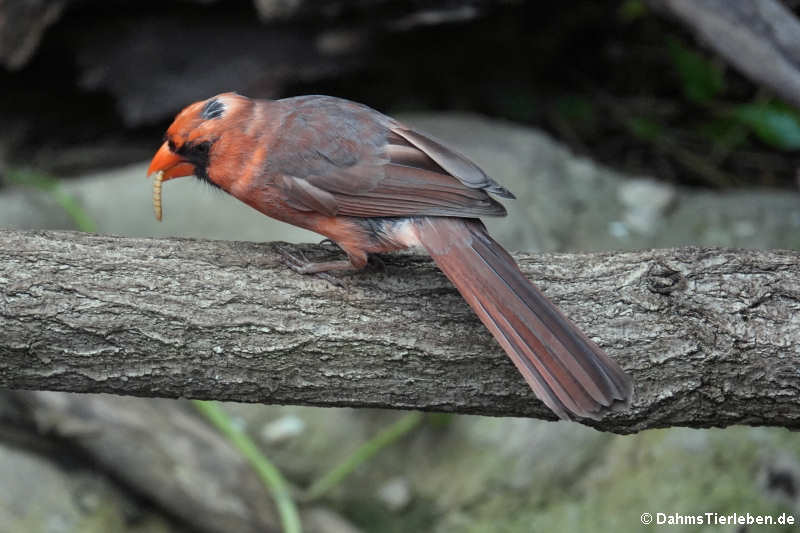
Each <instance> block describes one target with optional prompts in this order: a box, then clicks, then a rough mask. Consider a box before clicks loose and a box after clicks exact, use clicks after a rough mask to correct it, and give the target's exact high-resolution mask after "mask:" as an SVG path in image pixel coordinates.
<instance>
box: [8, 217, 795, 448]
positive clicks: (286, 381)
mask: <svg viewBox="0 0 800 533" xmlns="http://www.w3.org/2000/svg"><path fill="white" fill-rule="evenodd" d="M281 247H283V248H284V249H286V250H292V251H294V253H298V252H300V251H303V252H305V253H306V254H307V255H308V257H309V258H310V259H315V260H318V259H330V258H331V257H332V256H334V255H336V254H337V253H338V252H336V251H333V250H331V249H326V248H324V247H321V246H317V245H307V246H301V247H292V246H289V245H286V244H280V243H262V244H258V243H246V242H220V241H197V240H186V239H163V240H154V239H134V238H121V237H112V236H104V235H92V234H82V233H74V232H18V231H2V230H0V386H2V387H7V388H19V389H35V390H62V391H73V392H110V393H115V394H128V395H137V396H150V397H171V398H174V397H192V398H201V399H217V400H233V401H242V402H262V403H280V404H307V405H316V406H350V407H391V408H399V409H421V410H435V411H449V412H459V413H479V414H487V415H500V416H530V417H540V418H552V414H551V413H550V412H549V411H548V410H547V409H546V408H545V407H544V406H543V405H542V404H541V403H540V402H539V401H537V400H536V399H535V397H534V396H533V393H532V392H531V391H530V390H529V389H528V387H527V385H526V384H525V383H524V381H523V380H522V378H521V377H520V376H519V375H518V374H517V372H516V370H515V369H514V368H513V366H512V365H511V363H510V362H509V361H508V360H507V358H506V356H505V355H504V353H503V352H502V350H501V349H500V348H499V347H498V345H497V344H496V343H495V342H494V340H493V338H492V337H491V335H490V334H489V333H488V332H487V331H486V330H485V329H484V328H483V326H482V325H481V324H480V322H479V321H478V320H477V318H475V316H474V315H473V314H472V312H471V311H470V309H469V308H468V307H467V305H466V304H465V303H464V302H463V300H462V299H461V297H460V295H459V294H458V293H457V292H456V291H455V289H454V288H452V286H451V285H450V284H449V282H448V281H447V280H446V278H444V276H443V275H442V274H441V273H440V272H439V271H438V270H437V269H436V268H435V266H434V265H433V263H432V262H431V261H430V260H429V259H428V258H426V257H421V256H416V255H394V256H386V257H384V263H385V264H384V266H383V268H382V269H378V268H372V269H368V270H367V271H365V272H361V273H356V274H353V275H349V276H346V277H344V278H343V282H344V287H337V286H334V285H332V284H330V283H328V282H327V281H325V280H322V279H318V278H314V277H304V276H300V275H297V274H295V273H294V272H292V271H290V270H289V269H287V268H286V267H285V266H284V264H283V260H282V255H281V253H280V252H279V249H280V248H281ZM516 257H517V259H518V260H519V262H520V265H521V267H522V269H523V271H524V272H525V273H526V274H527V275H528V276H529V277H530V278H531V279H532V280H533V281H534V282H535V283H537V284H538V285H539V286H540V287H542V289H543V290H544V291H545V292H546V293H547V294H548V296H550V297H551V298H552V299H553V300H554V301H555V302H556V303H557V304H558V305H559V306H561V307H562V309H564V311H565V312H566V313H567V315H569V316H571V317H573V319H574V320H575V321H576V323H577V324H578V325H579V326H581V327H582V328H583V329H584V330H585V331H586V332H587V333H588V334H589V335H590V336H591V337H592V338H594V339H595V340H596V341H597V342H598V343H599V344H600V346H602V347H603V348H604V349H605V350H606V351H607V352H608V353H609V354H610V355H611V356H612V357H615V358H617V360H618V361H620V363H621V365H622V366H623V367H624V368H625V369H626V370H627V371H628V372H630V374H631V375H632V376H633V379H634V382H635V387H636V397H635V401H634V403H633V405H632V406H631V407H630V409H629V410H626V411H624V412H619V413H614V414H611V415H608V416H607V417H606V418H604V419H603V420H601V421H597V422H594V421H587V423H588V424H590V425H592V426H594V427H596V428H598V429H602V430H607V431H615V432H620V433H627V432H634V431H639V430H641V429H645V428H653V427H666V426H691V427H710V426H727V425H730V424H752V425H778V426H785V427H791V428H796V427H800V373H798V372H797V362H798V355H800V283H798V279H800V252H795V251H781V250H771V251H759V250H723V249H700V248H679V249H669V250H650V251H640V252H621V253H602V254H530V253H528V254H517V256H516Z"/></svg>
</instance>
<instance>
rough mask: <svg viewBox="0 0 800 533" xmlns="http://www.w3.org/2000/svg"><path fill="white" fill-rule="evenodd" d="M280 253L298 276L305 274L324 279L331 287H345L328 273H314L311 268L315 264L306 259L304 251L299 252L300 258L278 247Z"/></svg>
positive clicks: (284, 261) (284, 262) (285, 263)
mask: <svg viewBox="0 0 800 533" xmlns="http://www.w3.org/2000/svg"><path fill="white" fill-rule="evenodd" d="M277 249H278V253H280V254H281V256H282V258H283V261H282V262H283V264H284V265H286V266H287V267H289V268H290V269H292V270H293V271H295V272H297V273H298V274H303V275H304V276H315V277H317V278H319V279H324V280H325V281H327V282H328V283H330V284H331V285H335V286H336V287H344V284H343V283H342V282H341V280H339V279H337V278H335V277H334V276H332V275H330V274H329V273H327V272H314V271H313V270H311V267H313V266H314V263H313V262H311V261H309V260H308V258H306V256H305V254H304V253H303V251H302V250H297V254H298V255H299V256H300V257H297V256H296V255H294V254H292V253H291V252H290V251H289V250H287V249H285V248H283V247H282V246H278V247H277Z"/></svg>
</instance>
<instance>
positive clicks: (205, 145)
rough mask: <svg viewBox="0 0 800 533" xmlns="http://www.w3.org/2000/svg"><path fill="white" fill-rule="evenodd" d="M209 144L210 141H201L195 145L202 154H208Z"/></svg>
mask: <svg viewBox="0 0 800 533" xmlns="http://www.w3.org/2000/svg"><path fill="white" fill-rule="evenodd" d="M209 146H210V145H209V144H208V143H200V144H198V145H197V146H196V147H195V150H197V151H198V152H200V153H201V154H207V153H208V148H209Z"/></svg>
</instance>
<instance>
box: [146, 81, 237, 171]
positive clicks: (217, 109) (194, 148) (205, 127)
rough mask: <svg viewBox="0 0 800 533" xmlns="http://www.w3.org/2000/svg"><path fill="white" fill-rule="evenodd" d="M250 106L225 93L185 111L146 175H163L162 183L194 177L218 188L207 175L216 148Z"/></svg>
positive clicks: (231, 94)
mask: <svg viewBox="0 0 800 533" xmlns="http://www.w3.org/2000/svg"><path fill="white" fill-rule="evenodd" d="M251 103H252V101H251V100H250V99H249V98H247V97H245V96H242V95H239V94H236V93H223V94H218V95H217V96H213V97H211V98H209V99H208V100H202V101H200V102H195V103H193V104H191V105H189V106H187V107H186V108H184V109H183V111H181V112H180V113H178V116H176V117H175V120H174V121H173V122H172V125H170V127H169V128H168V129H167V133H166V135H165V140H164V144H162V145H161V148H159V149H158V152H156V155H155V156H154V157H153V160H152V161H151V162H150V167H149V168H148V169H147V175H148V176H150V175H151V174H153V173H154V172H159V171H160V172H162V173H163V177H162V181H166V180H170V179H172V178H180V177H182V176H192V175H194V176H197V177H198V178H200V179H203V180H205V181H208V182H209V183H211V184H213V185H218V184H216V183H214V182H213V181H212V180H211V179H210V178H209V175H208V166H209V163H210V162H211V159H212V158H213V157H214V148H215V146H216V145H217V144H218V141H219V140H220V139H221V138H222V137H223V136H224V135H225V132H226V131H227V130H230V129H231V128H232V127H235V125H236V122H237V121H236V117H238V116H241V115H242V113H241V112H242V110H243V108H244V107H247V106H248V105H249V104H251Z"/></svg>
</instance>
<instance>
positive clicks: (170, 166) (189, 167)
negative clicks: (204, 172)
mask: <svg viewBox="0 0 800 533" xmlns="http://www.w3.org/2000/svg"><path fill="white" fill-rule="evenodd" d="M158 171H161V172H163V173H164V179H163V180H162V181H167V180H171V179H172V178H180V177H182V176H191V175H192V174H194V172H195V169H194V165H193V164H191V163H189V162H188V161H186V160H185V159H183V158H182V157H181V156H179V155H178V154H176V153H174V152H173V151H172V150H170V149H169V145H168V144H167V143H164V144H162V145H161V148H159V149H158V152H156V155H155V156H153V160H152V161H151V162H150V168H148V169H147V175H148V176H150V174H152V173H153V172H158Z"/></svg>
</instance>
